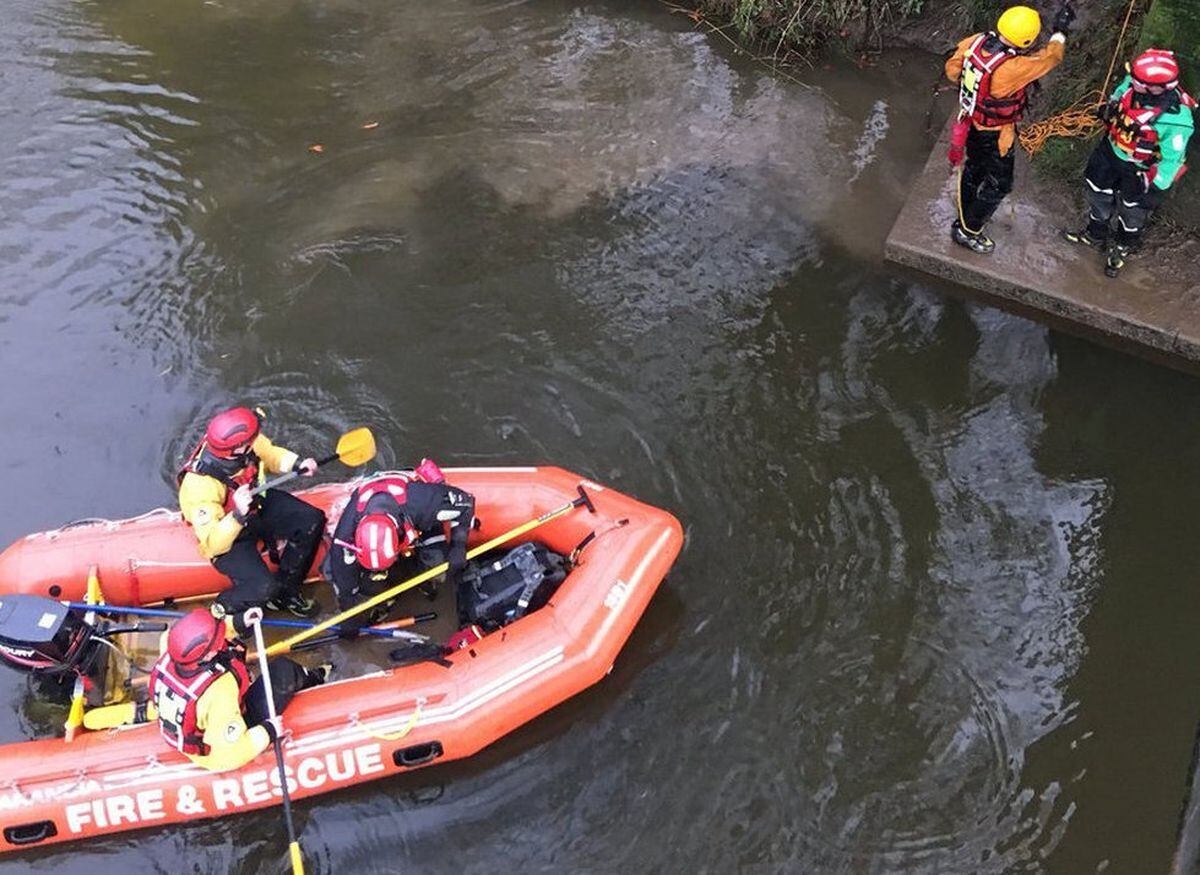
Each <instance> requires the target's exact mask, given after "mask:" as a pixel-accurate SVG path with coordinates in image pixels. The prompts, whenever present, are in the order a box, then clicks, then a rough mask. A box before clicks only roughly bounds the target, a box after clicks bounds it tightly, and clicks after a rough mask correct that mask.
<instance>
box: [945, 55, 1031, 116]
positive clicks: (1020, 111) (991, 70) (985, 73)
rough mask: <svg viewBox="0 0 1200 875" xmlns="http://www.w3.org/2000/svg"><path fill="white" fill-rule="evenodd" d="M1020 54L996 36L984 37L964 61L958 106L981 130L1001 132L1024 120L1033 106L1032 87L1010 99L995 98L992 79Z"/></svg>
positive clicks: (959, 79) (959, 82)
mask: <svg viewBox="0 0 1200 875" xmlns="http://www.w3.org/2000/svg"><path fill="white" fill-rule="evenodd" d="M1016 55H1017V50H1016V49H1014V48H1012V47H1010V46H1006V45H1004V44H1003V43H1002V42H1001V41H1000V38H999V37H998V36H996V35H995V34H994V33H981V34H980V35H979V36H978V37H976V38H975V41H974V42H973V43H971V46H970V48H968V49H967V53H966V55H965V56H964V57H963V67H962V73H960V74H959V77H958V105H959V111H960V112H961V114H962V115H963V116H964V117H969V118H970V119H971V121H973V122H974V123H975V124H977V125H979V126H980V127H984V128H998V127H1002V126H1003V125H1010V124H1015V123H1016V122H1019V121H1020V120H1021V117H1022V115H1024V113H1025V107H1026V105H1027V104H1028V103H1029V94H1028V90H1029V89H1028V86H1025V87H1022V88H1021V89H1019V90H1018V91H1017V92H1016V93H1014V94H1011V95H1009V96H1008V97H993V96H992V77H993V76H995V74H996V71H997V70H998V69H1000V66H1001V65H1002V64H1004V63H1005V62H1006V61H1009V60H1011V59H1012V58H1014V57H1016Z"/></svg>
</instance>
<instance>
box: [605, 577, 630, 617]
mask: <svg viewBox="0 0 1200 875" xmlns="http://www.w3.org/2000/svg"><path fill="white" fill-rule="evenodd" d="M632 589H633V584H631V583H626V582H625V581H623V580H618V581H617V582H616V583H614V584H613V585H612V589H610V590H609V591H608V595H606V596H605V597H604V607H606V608H608V609H609V610H610V611H615V610H617V609H618V608H620V607H621V605H623V604H625V599H627V598H629V591H630V590H632Z"/></svg>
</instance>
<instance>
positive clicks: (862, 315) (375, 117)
mask: <svg viewBox="0 0 1200 875" xmlns="http://www.w3.org/2000/svg"><path fill="white" fill-rule="evenodd" d="M4 18H5V23H4V25H3V27H0V266H2V268H3V282H2V283H0V374H3V377H2V378H0V379H2V380H3V389H4V396H5V403H6V409H7V415H6V418H5V427H4V428H3V429H2V430H0V459H2V462H0V465H2V468H3V473H4V483H5V487H6V493H7V495H8V496H9V500H8V501H7V502H6V509H5V510H3V511H2V512H0V536H2V539H3V540H5V541H8V540H12V539H14V538H16V537H18V536H20V535H21V534H23V533H25V532H27V531H31V530H36V529H41V528H46V527H49V526H52V525H56V524H60V523H62V522H64V521H67V520H69V519H73V518H77V517H83V516H91V515H105V516H124V515H131V514H134V513H137V512H140V511H142V510H144V509H146V508H148V507H152V506H155V505H160V504H169V503H171V502H172V500H173V494H172V488H171V486H172V472H173V469H174V466H175V464H176V462H177V460H178V458H179V456H180V455H181V454H182V453H183V451H184V450H185V449H186V448H187V445H188V443H189V441H190V440H191V439H192V437H193V435H194V434H195V432H196V430H197V429H198V428H199V427H200V426H201V425H202V423H203V422H204V420H205V418H206V416H208V415H209V414H210V413H211V412H212V411H213V410H214V409H216V408H218V407H220V406H221V405H223V404H225V403H227V402H228V401H230V400H238V401H242V400H249V401H256V402H260V403H263V404H265V405H266V406H267V407H268V408H269V409H270V411H271V413H272V419H273V421H274V423H275V427H274V431H275V432H276V434H277V435H278V436H279V437H280V438H281V439H282V440H283V441H285V442H287V443H290V444H291V445H294V446H298V447H300V448H313V449H316V448H317V447H319V446H321V445H323V442H324V441H327V440H328V439H329V436H331V435H333V434H336V433H337V432H338V431H339V430H341V429H343V428H345V427H348V426H351V425H358V424H363V423H366V424H370V425H371V426H372V427H373V428H374V429H375V431H376V433H377V434H378V435H379V436H380V438H381V443H382V453H381V460H380V461H381V462H382V463H383V464H390V463H393V462H397V461H399V462H408V461H412V460H414V459H416V458H418V457H419V456H421V455H423V454H427V453H428V454H432V455H435V456H437V457H438V458H439V459H441V460H442V461H443V462H444V463H447V464H469V463H487V464H524V463H530V462H553V463H555V464H559V465H562V466H564V467H567V468H570V469H573V470H576V471H579V472H581V473H584V474H586V475H588V476H591V477H594V478H597V479H599V480H602V481H605V482H608V483H610V484H612V485H613V486H615V487H617V488H619V489H622V490H625V491H628V492H631V493H633V494H635V495H637V496H639V497H641V498H643V499H645V500H647V501H650V502H652V503H655V504H659V505H662V506H665V507H668V508H670V509H671V510H673V511H674V512H675V513H676V514H677V515H678V516H679V517H680V518H681V519H682V520H683V521H684V523H685V526H686V528H687V534H688V543H687V546H686V548H685V551H684V553H683V554H682V556H681V557H680V560H679V563H678V565H677V567H676V569H675V571H674V572H673V573H672V575H671V576H670V578H669V579H668V581H667V583H666V584H665V585H664V587H663V588H662V589H661V590H660V593H659V595H658V596H657V597H656V599H655V601H654V603H653V604H652V605H651V607H650V609H649V611H648V613H647V614H646V616H645V618H644V620H643V622H642V624H641V626H640V627H639V629H638V630H637V632H636V633H635V635H634V636H633V638H632V639H631V641H630V642H629V645H628V647H627V648H626V650H625V652H624V653H623V655H622V658H621V659H620V660H619V661H618V663H617V666H616V670H615V672H614V673H613V675H612V676H611V677H609V678H608V679H607V680H606V681H604V682H603V683H602V684H600V685H599V686H597V687H596V688H594V689H592V690H589V691H588V692H586V693H585V694H583V695H581V696H579V697H578V698H576V699H575V700H573V701H571V702H570V703H568V704H566V705H564V706H563V707H560V708H558V709H556V710H555V711H553V712H551V713H550V714H547V715H545V716H544V717H542V718H541V719H540V720H538V721H536V722H534V723H533V724H531V725H529V726H527V727H526V728H524V729H523V730H521V731H519V732H517V733H516V734H514V735H513V736H512V737H510V738H507V739H505V740H503V741H502V742H501V743H499V744H497V745H495V746H494V747H492V748H490V749H489V750H487V751H485V752H484V753H483V754H482V755H480V756H478V757H476V758H475V759H473V760H471V761H468V762H463V763H458V764H452V765H447V766H444V767H440V768H434V769H429V770H425V771H422V772H420V773H417V774H414V775H411V776H406V777H402V778H398V779H394V780H390V781H387V782H384V783H376V784H371V785H367V786H364V787H362V788H360V789H358V790H355V791H352V792H344V793H340V794H336V795H333V796H327V797H321V798H318V799H316V800H312V801H307V802H305V803H302V804H301V805H300V806H299V818H300V823H301V826H302V831H303V844H304V847H305V848H306V851H307V852H308V857H309V860H310V870H311V871H322V872H330V871H337V872H381V873H382V872H396V871H422V872H446V873H474V872H479V873H485V872H494V871H497V870H498V869H499V870H512V871H535V872H700V871H707V872H714V873H716V872H731V871H739V870H740V871H765V872H821V873H838V872H846V873H851V872H853V873H857V872H922V873H925V872H929V873H941V872H1025V871H1054V872H1092V871H1111V872H1157V871H1164V870H1165V869H1166V867H1167V865H1168V862H1169V860H1170V856H1171V852H1172V850H1173V848H1174V840H1175V820H1176V814H1177V812H1178V808H1179V803H1180V799H1181V797H1182V794H1183V789H1184V778H1185V773H1186V769H1187V765H1188V759H1189V755H1190V751H1191V742H1192V735H1193V731H1194V728H1195V721H1196V719H1197V718H1198V717H1200V695H1198V694H1197V693H1196V686H1197V680H1200V677H1198V676H1200V660H1197V659H1196V656H1197V646H1196V644H1195V639H1194V634H1193V633H1194V628H1195V626H1196V618H1197V617H1198V616H1200V594H1198V588H1197V584H1196V572H1195V568H1196V565H1197V559H1198V557H1197V547H1196V545H1197V537H1196V512H1195V509H1194V507H1193V502H1192V501H1191V496H1192V494H1193V493H1194V492H1195V490H1196V486H1197V483H1196V480H1197V476H1198V474H1200V470H1198V465H1197V461H1198V458H1197V450H1196V442H1195V440H1194V437H1193V436H1194V433H1195V429H1196V425H1197V418H1198V417H1197V413H1196V412H1195V411H1196V410H1197V409H1198V408H1200V405H1198V404H1197V402H1198V401H1200V391H1198V388H1197V385H1198V384H1197V383H1195V381H1194V380H1192V379H1190V378H1187V377H1183V376H1179V375H1175V374H1172V373H1169V372H1167V371H1163V370H1160V369H1157V368H1154V367H1151V366H1149V365H1144V364H1141V363H1138V362H1136V361H1134V360H1132V359H1129V358H1127V357H1125V356H1122V355H1119V354H1116V353H1110V352H1106V351H1102V350H1098V349H1096V348H1094V347H1092V346H1089V345H1087V344H1084V343H1081V342H1078V341H1073V340H1069V339H1065V338H1062V337H1060V336H1057V335H1054V334H1051V333H1049V332H1047V331H1046V330H1045V329H1043V328H1041V327H1039V326H1037V325H1034V324H1032V323H1029V322H1026V321H1023V320H1021V319H1018V318H1015V317H1012V316H1008V315H1004V314H1002V313H999V312H996V311H994V310H990V309H986V308H983V307H979V306H975V305H969V304H964V303H962V302H960V301H958V300H955V299H949V298H945V297H943V296H942V295H941V294H940V293H938V292H937V291H935V290H933V289H931V288H927V287H925V286H922V285H920V284H918V283H916V282H914V281H913V280H912V279H910V278H906V277H903V276H899V275H896V274H894V273H893V272H892V271H890V270H889V269H888V268H886V267H884V266H883V265H882V263H881V261H880V256H879V253H880V251H881V249H882V240H883V237H884V235H885V234H886V231H887V229H888V227H889V226H890V223H891V221H892V220H893V218H894V216H895V214H896V212H897V210H898V208H899V205H900V202H901V200H902V198H903V195H904V191H905V188H906V185H907V181H908V179H910V178H911V176H912V175H913V174H914V173H916V172H917V171H918V170H919V168H920V167H921V165H922V163H923V160H924V156H925V154H926V151H927V148H928V141H927V138H926V132H925V127H926V121H925V120H926V113H927V112H928V110H929V93H930V86H931V84H932V83H933V80H934V76H935V75H936V70H937V60H936V59H933V58H929V57H923V56H907V55H895V56H889V57H887V58H884V59H882V60H881V61H879V62H878V63H877V64H875V65H872V66H867V67H863V68H859V67H856V66H854V65H851V64H838V65H832V66H830V67H826V68H818V69H814V70H812V71H809V72H808V73H806V74H804V75H802V76H801V78H802V79H803V80H804V84H798V83H795V82H790V81H787V80H784V79H779V78H774V77H772V76H771V75H770V74H769V72H768V71H766V70H764V69H763V68H761V67H759V66H756V65H755V64H753V63H751V62H749V61H747V60H746V59H745V58H739V57H736V56H734V55H732V54H731V53H729V52H728V51H727V47H726V46H724V44H723V43H721V42H719V41H713V40H712V39H710V38H708V37H706V36H704V35H703V34H700V33H697V32H695V31H693V30H692V29H691V27H690V23H689V22H688V21H687V20H686V19H684V18H682V17H680V16H672V15H670V14H669V13H668V12H667V11H666V10H665V8H663V7H661V6H659V5H658V4H654V3H640V4H634V3H617V2H609V3H603V2H601V3H594V4H574V3H566V2H549V0H546V2H532V0H531V2H491V3H488V2H470V0H443V2H439V3H436V4H434V3H413V2H410V3H397V2H384V0H328V2H319V3H318V2H300V0H270V2H267V0H241V2H227V0H219V2H218V0H208V2H199V0H178V2H174V3H170V4H163V3H157V2H154V3H151V2H147V0H75V2H67V0H39V2H32V0H10V2H9V3H7V4H6V9H5V14H4ZM316 146H320V147H321V149H320V150H319V151H314V149H313V147H316ZM1003 257H1005V253H1003V252H1000V253H998V255H997V258H998V259H999V258H1003ZM0 697H2V698H3V701H4V702H5V703H6V704H7V705H8V706H9V707H7V708H5V709H4V710H3V712H2V713H0V737H2V739H3V740H5V741H11V740H16V739H19V738H23V737H27V736H29V735H30V734H32V733H33V732H34V730H35V727H36V726H38V725H41V724H42V723H44V722H45V721H46V720H47V719H48V718H47V717H46V716H45V713H44V711H45V708H44V706H42V705H40V704H39V703H37V702H34V701H32V700H31V697H30V695H29V693H28V691H27V689H26V687H25V685H24V683H23V681H22V680H21V679H20V678H18V677H16V676H15V675H13V674H10V673H5V674H3V675H0ZM51 716H54V715H51ZM277 818H278V814H277V813H275V812H266V813H260V814H253V815H248V816H244V817H240V818H236V819H230V820H225V821H217V822H211V823H207V824H201V825H196V826H191V827H187V828H175V829H171V830H163V831H157V832H155V831H147V832H141V833H134V834H129V835H126V836H123V837H117V838H113V839H109V840H105V841H101V842H96V843H93V844H91V845H88V846H66V847H62V848H61V849H53V850H49V851H44V852H42V853H41V854H40V855H27V856H24V857H17V858H5V859H4V861H3V862H0V872H6V873H7V872H13V873H15V872H23V871H28V870H30V869H34V870H37V871H56V872H58V871H61V872H89V873H90V872H95V871H96V867H97V866H106V867H109V868H112V867H121V868H123V869H125V870H128V871H147V870H148V869H151V868H152V869H154V870H157V871H163V872H179V871H185V870H186V871H204V872H207V871H236V872H254V871H258V869H259V868H260V867H264V871H272V870H273V869H274V868H276V867H277V866H279V865H282V864H281V861H280V854H281V850H282V843H281V839H280V830H279V827H278V820H277Z"/></svg>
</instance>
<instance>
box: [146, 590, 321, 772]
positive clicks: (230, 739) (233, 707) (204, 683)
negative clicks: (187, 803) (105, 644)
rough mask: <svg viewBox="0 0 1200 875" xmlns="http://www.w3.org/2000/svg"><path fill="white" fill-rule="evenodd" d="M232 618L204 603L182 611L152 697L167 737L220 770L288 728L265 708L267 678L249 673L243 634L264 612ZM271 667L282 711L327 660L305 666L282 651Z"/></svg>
mask: <svg viewBox="0 0 1200 875" xmlns="http://www.w3.org/2000/svg"><path fill="white" fill-rule="evenodd" d="M214 607H217V606H214ZM218 612H219V608H218ZM232 619H233V618H228V619H226V620H219V619H217V617H215V616H213V614H212V612H210V611H208V610H205V609H204V608H196V609H195V610H193V611H191V612H190V613H188V614H187V615H185V616H184V617H182V618H180V619H179V621H178V622H176V623H175V625H174V626H172V627H171V630H170V631H169V632H168V633H167V634H166V636H165V637H166V642H165V644H166V648H165V651H166V652H164V653H163V654H162V656H161V657H159V660H158V662H157V663H155V665H154V669H153V670H152V671H151V673H150V701H151V702H153V703H154V708H155V710H156V711H157V712H158V728H159V731H161V732H162V736H163V738H164V739H166V741H167V743H168V744H170V745H171V746H172V747H174V748H175V749H176V750H178V751H180V752H182V753H184V754H186V755H187V757H188V758H189V759H191V760H192V762H194V763H196V764H197V765H200V766H203V767H204V768H206V769H211V770H212V771H215V772H221V771H225V770H227V769H236V768H239V767H241V766H243V765H245V764H246V763H248V762H250V760H252V759H254V758H255V757H256V756H258V755H259V754H260V753H262V752H263V751H264V750H266V749H267V747H269V746H270V745H271V744H272V742H274V740H275V739H276V738H278V737H279V735H280V734H281V733H282V732H283V722H282V718H281V717H275V718H273V719H272V718H271V717H270V715H269V713H268V711H267V698H266V690H265V688H264V685H263V682H262V679H261V678H259V679H257V680H255V681H253V682H251V680H250V672H249V670H248V669H247V667H246V647H245V645H244V644H242V642H241V641H240V640H239V639H238V637H237V635H238V632H239V631H241V632H243V633H244V632H245V631H246V629H247V628H249V627H250V626H251V625H252V624H254V623H257V622H259V621H261V620H262V609H261V608H250V609H249V610H247V611H245V612H243V613H242V614H241V615H239V616H238V617H237V620H236V622H230V620H232ZM268 670H269V671H270V673H271V690H272V692H273V694H274V701H275V712H276V713H277V714H282V713H283V709H284V708H286V707H287V705H288V702H290V701H291V700H292V696H294V695H295V694H296V693H297V692H299V691H300V690H303V689H307V688H308V687H315V686H317V685H318V684H322V683H324V682H325V678H326V676H327V674H328V672H329V666H321V667H320V668H316V669H306V668H304V667H303V666H302V665H300V664H298V663H296V662H293V661H292V660H290V659H287V658H278V659H275V660H272V661H271V663H270V668H269V669H268Z"/></svg>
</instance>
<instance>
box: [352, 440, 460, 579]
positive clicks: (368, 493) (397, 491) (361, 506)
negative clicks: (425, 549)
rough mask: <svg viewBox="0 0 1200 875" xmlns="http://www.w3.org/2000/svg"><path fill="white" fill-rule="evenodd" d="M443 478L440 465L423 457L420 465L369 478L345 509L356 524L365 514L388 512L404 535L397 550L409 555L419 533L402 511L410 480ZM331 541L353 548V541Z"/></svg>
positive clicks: (442, 480) (425, 481) (434, 481)
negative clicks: (349, 505)
mask: <svg viewBox="0 0 1200 875" xmlns="http://www.w3.org/2000/svg"><path fill="white" fill-rule="evenodd" d="M444 481H445V477H444V476H443V475H442V472H441V469H439V468H438V467H437V465H436V464H435V463H433V462H431V461H430V460H428V459H424V460H422V462H421V466H420V467H418V468H417V469H416V470H415V471H413V472H411V473H410V472H407V471H404V472H400V473H397V474H388V475H386V476H383V477H377V478H375V479H374V480H368V481H367V482H366V483H364V484H363V485H362V486H360V487H359V490H358V499H357V500H356V501H355V503H354V509H353V511H351V510H350V509H349V508H347V511H346V512H347V513H350V512H352V513H353V514H354V522H355V525H357V524H358V521H359V520H361V519H362V518H363V517H365V516H366V515H367V514H371V513H384V514H387V515H388V516H390V517H391V518H392V519H394V520H395V521H396V525H397V527H398V528H399V529H400V535H401V537H402V538H403V542H402V546H401V548H400V552H401V553H403V554H404V555H405V556H408V555H410V554H411V553H412V548H413V546H414V545H415V544H416V543H417V541H418V540H419V539H420V537H421V533H420V532H419V531H417V529H416V527H415V526H414V525H413V521H412V519H411V518H410V517H409V515H408V514H407V512H406V511H405V505H406V504H407V503H408V485H409V484H410V483H441V482H444ZM334 543H335V544H337V545H338V546H339V547H344V548H346V549H347V550H350V551H354V550H355V549H356V548H355V545H354V544H351V543H347V542H345V541H341V540H338V539H334Z"/></svg>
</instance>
